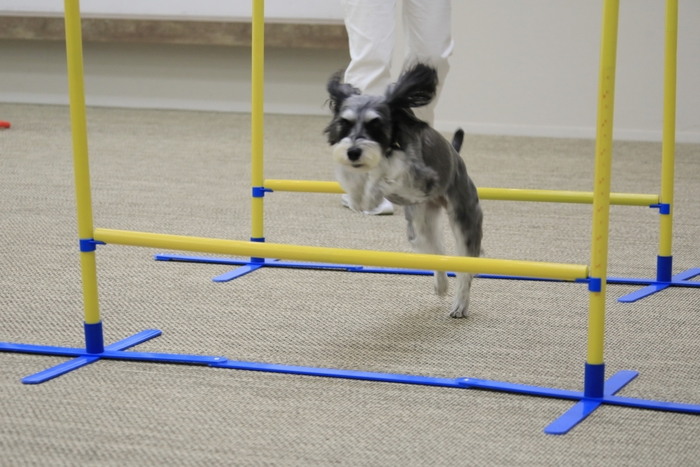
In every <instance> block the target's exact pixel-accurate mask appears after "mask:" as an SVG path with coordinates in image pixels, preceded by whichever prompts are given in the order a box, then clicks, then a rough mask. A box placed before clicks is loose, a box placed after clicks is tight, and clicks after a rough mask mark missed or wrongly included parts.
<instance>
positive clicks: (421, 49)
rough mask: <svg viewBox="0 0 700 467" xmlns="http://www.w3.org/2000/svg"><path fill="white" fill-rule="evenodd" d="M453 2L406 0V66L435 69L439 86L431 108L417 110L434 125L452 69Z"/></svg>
mask: <svg viewBox="0 0 700 467" xmlns="http://www.w3.org/2000/svg"><path fill="white" fill-rule="evenodd" d="M451 17H452V5H451V0H403V27H404V34H405V36H406V58H405V61H404V64H405V66H407V65H410V64H412V63H415V62H421V63H425V64H428V65H431V66H433V67H435V69H436V70H437V74H438V80H439V81H438V87H437V93H436V95H435V99H433V102H432V103H431V104H430V105H427V106H425V107H421V108H419V109H416V115H417V116H418V117H419V118H421V119H422V120H425V121H426V122H428V123H429V124H430V125H431V126H432V125H433V123H434V121H435V105H436V104H437V101H438V99H439V98H440V92H441V91H442V85H443V83H444V82H445V78H446V77H447V72H448V71H449V69H450V64H449V62H448V58H449V56H450V55H452V49H453V48H454V41H453V40H452V18H451Z"/></svg>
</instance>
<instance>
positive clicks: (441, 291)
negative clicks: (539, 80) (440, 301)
mask: <svg viewBox="0 0 700 467" xmlns="http://www.w3.org/2000/svg"><path fill="white" fill-rule="evenodd" d="M433 285H435V293H436V294H438V295H439V296H441V297H442V296H443V295H445V294H447V289H448V288H449V283H448V282H447V273H446V272H444V271H435V281H434V283H433Z"/></svg>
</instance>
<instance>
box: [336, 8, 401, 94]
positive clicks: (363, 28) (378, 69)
mask: <svg viewBox="0 0 700 467" xmlns="http://www.w3.org/2000/svg"><path fill="white" fill-rule="evenodd" d="M343 9H344V11H345V29H346V30H347V32H348V42H349V46H350V64H349V65H348V68H347V69H346V70H345V82H346V83H350V84H352V85H353V86H355V87H356V88H358V89H359V90H360V91H362V92H363V93H367V94H379V95H381V94H383V93H384V90H385V89H386V87H387V86H388V85H389V84H390V83H391V73H390V71H391V58H392V53H393V50H394V32H395V29H396V27H395V15H396V12H395V10H396V0H343Z"/></svg>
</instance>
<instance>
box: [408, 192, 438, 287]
mask: <svg viewBox="0 0 700 467" xmlns="http://www.w3.org/2000/svg"><path fill="white" fill-rule="evenodd" d="M404 214H405V216H406V221H407V223H408V225H407V234H408V241H409V242H410V243H411V245H412V246H413V250H414V251H415V252H416V253H424V254H430V255H443V254H445V249H444V247H443V243H442V229H441V228H440V220H441V218H442V205H441V204H440V203H438V202H436V201H428V202H426V203H421V204H414V205H410V206H404ZM434 277H435V280H434V285H435V293H436V294H438V295H445V294H446V293H447V288H448V282H447V273H446V272H445V271H435V274H434Z"/></svg>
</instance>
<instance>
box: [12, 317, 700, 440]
mask: <svg viewBox="0 0 700 467" xmlns="http://www.w3.org/2000/svg"><path fill="white" fill-rule="evenodd" d="M160 334H161V332H160V331H158V330H154V329H151V330H146V331H143V332H140V333H138V334H136V335H134V336H131V337H129V338H127V339H124V340H121V341H119V342H116V343H114V344H111V345H109V346H107V347H106V348H105V351H104V352H102V353H100V354H90V353H88V352H87V351H86V350H85V349H80V348H71V347H52V346H40V345H30V344H14V343H9V342H0V351H4V352H20V353H30V354H40V355H55V356H63V357H73V360H70V361H68V362H64V363H61V364H59V365H57V366H55V367H52V368H49V369H47V370H44V371H41V372H39V373H36V374H34V375H31V376H27V377H26V378H23V379H22V382H23V383H25V384H38V383H43V382H45V381H48V380H50V379H52V378H55V377H57V376H60V375H63V374H65V373H67V372H69V371H72V370H76V369H78V368H81V367H83V366H85V365H88V364H90V363H93V362H96V361H97V360H100V359H102V358H104V359H113V360H131V361H141V362H157V363H183V364H191V365H208V366H211V367H215V368H224V369H234V370H250V371H263V372H271V373H285V374H294V375H305V376H321V377H325V378H344V379H355V380H364V381H376V382H384V383H401V384H419V385H424V386H439V387H446V388H460V389H481V390H487V391H501V392H509V393H515V394H521V395H526V396H536V397H550V398H556V399H566V400H573V401H577V403H576V405H574V407H572V408H571V409H570V410H568V411H567V412H566V413H564V415H562V416H561V417H560V418H558V419H557V420H555V421H554V422H553V423H551V424H550V425H549V426H548V427H547V428H545V433H549V434H563V433H566V432H568V431H569V430H570V429H571V428H573V427H574V426H575V425H576V424H577V423H579V422H581V421H582V420H583V419H584V418H586V417H587V416H588V415H590V413H591V412H593V411H594V410H595V409H596V408H598V407H599V406H600V405H602V404H610V405H618V406H624V407H635V408H641V409H651V410H663V411H668V412H680V413H688V414H700V405H697V404H681V403H674V402H661V401H652V400H644V399H633V398H629V397H618V396H615V395H614V394H615V393H616V392H617V391H619V390H620V389H621V388H622V387H623V386H625V385H626V384H627V383H629V382H630V381H631V380H632V379H634V378H635V377H636V376H637V372H636V371H628V370H627V371H620V372H618V373H616V374H615V375H614V376H613V377H612V378H610V379H608V380H607V381H605V383H604V391H603V394H602V397H599V398H592V397H587V396H585V395H584V392H579V391H568V390H565V389H552V388H543V387H539V386H528V385H524V384H515V383H506V382H502V381H491V380H485V379H477V378H457V379H451V378H435V377H430V376H418V375H403V374H392V373H378V372H368V371H355V370H339V369H333V368H315V367H303V366H291V365H278V364H271V363H258V362H244V361H236V360H228V359H226V358H225V357H209V356H201V355H183V354H166V353H148V352H126V351H125V350H126V349H128V348H130V347H133V346H135V345H137V344H140V343H142V342H145V341H147V340H149V339H152V338H154V337H157V336H159V335H160ZM601 366H602V365H593V367H596V368H594V369H593V370H589V369H588V366H587V369H586V373H587V377H588V373H589V371H592V372H593V373H595V376H596V377H598V376H602V372H601V371H600V368H599V367H601Z"/></svg>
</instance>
